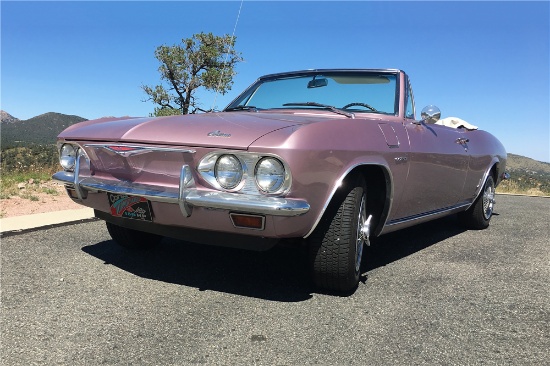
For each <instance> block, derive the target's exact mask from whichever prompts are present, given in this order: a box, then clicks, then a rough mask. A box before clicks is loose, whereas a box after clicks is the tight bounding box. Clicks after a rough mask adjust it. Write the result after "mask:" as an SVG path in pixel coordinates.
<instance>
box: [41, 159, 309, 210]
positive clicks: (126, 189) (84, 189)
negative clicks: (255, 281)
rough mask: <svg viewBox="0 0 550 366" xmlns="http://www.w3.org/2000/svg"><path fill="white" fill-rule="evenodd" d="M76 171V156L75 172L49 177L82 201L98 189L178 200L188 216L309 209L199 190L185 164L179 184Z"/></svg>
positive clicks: (284, 200) (300, 202)
mask: <svg viewBox="0 0 550 366" xmlns="http://www.w3.org/2000/svg"><path fill="white" fill-rule="evenodd" d="M79 172H80V159H77V164H76V167H75V169H74V172H66V171H61V172H57V173H55V174H54V175H53V176H52V179H53V180H54V181H56V182H59V183H62V184H64V185H65V186H66V187H68V188H72V189H74V190H75V192H76V196H77V198H76V199H77V200H79V201H82V202H83V201H84V200H85V198H86V197H87V194H88V193H97V192H108V193H116V194H125V195H131V196H140V197H144V198H146V199H148V200H150V201H153V202H164V203H173V204H178V205H179V207H180V210H181V212H182V214H183V215H184V216H185V217H189V216H191V214H192V211H193V207H205V208H212V209H222V210H229V211H237V212H245V213H252V214H260V215H274V216H299V215H303V214H305V213H306V212H308V211H309V207H310V206H309V204H308V203H307V202H306V201H305V200H300V199H292V198H281V197H267V196H262V195H258V196H255V195H246V194H239V193H229V192H217V191H203V190H199V189H197V188H196V187H195V181H194V179H193V176H192V174H191V168H190V167H189V166H188V165H184V166H182V168H181V173H180V179H179V188H169V187H161V186H153V185H146V184H136V183H131V182H125V181H115V180H105V179H98V178H95V177H93V176H90V177H79Z"/></svg>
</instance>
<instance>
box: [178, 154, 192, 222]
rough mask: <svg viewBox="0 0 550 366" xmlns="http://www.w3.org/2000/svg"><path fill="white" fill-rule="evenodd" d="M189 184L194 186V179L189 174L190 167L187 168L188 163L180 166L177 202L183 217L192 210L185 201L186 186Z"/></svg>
mask: <svg viewBox="0 0 550 366" xmlns="http://www.w3.org/2000/svg"><path fill="white" fill-rule="evenodd" d="M191 186H193V187H194V186H195V181H194V180H193V175H192V174H191V169H190V168H189V165H184V166H182V167H181V172H180V187H179V195H178V204H179V206H180V210H181V213H182V214H183V215H184V216H185V217H189V216H191V212H192V208H191V207H190V206H189V205H188V204H187V202H186V201H185V198H186V197H187V193H188V191H187V188H188V187H191Z"/></svg>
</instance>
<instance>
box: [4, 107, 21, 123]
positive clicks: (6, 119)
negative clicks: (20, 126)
mask: <svg viewBox="0 0 550 366" xmlns="http://www.w3.org/2000/svg"><path fill="white" fill-rule="evenodd" d="M18 121H19V118H15V117H14V116H12V115H11V114H9V113H8V112H6V111H2V110H0V123H1V124H7V123H14V122H18Z"/></svg>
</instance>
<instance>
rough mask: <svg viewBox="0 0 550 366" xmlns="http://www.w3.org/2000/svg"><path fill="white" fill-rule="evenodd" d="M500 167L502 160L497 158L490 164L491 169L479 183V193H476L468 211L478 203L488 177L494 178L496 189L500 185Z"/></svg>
mask: <svg viewBox="0 0 550 366" xmlns="http://www.w3.org/2000/svg"><path fill="white" fill-rule="evenodd" d="M499 165H500V160H499V159H498V158H497V157H494V158H493V160H492V161H491V164H489V168H487V170H486V171H485V173H483V177H482V178H481V180H480V182H479V187H477V191H476V194H475V196H474V199H473V200H472V202H471V203H470V204H469V205H468V207H466V210H467V209H469V208H470V207H472V205H473V204H474V203H475V202H476V201H477V199H478V197H479V195H480V194H481V192H482V191H483V186H484V185H485V181H486V180H487V177H489V175H490V176H491V177H492V178H493V181H494V182H495V187H496V186H497V185H498V183H500V180H499V171H500V170H499Z"/></svg>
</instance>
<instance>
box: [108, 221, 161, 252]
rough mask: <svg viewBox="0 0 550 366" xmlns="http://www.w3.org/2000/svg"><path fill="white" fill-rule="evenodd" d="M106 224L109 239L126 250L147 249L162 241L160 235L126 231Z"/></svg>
mask: <svg viewBox="0 0 550 366" xmlns="http://www.w3.org/2000/svg"><path fill="white" fill-rule="evenodd" d="M106 224H107V230H108V231H109V234H110V235H111V238H113V240H114V241H115V242H116V243H117V244H118V245H120V246H123V247H125V248H128V249H132V250H143V249H149V248H151V247H154V246H155V245H157V244H159V243H160V241H161V240H162V236H160V235H156V234H151V233H146V232H143V231H137V230H132V229H127V228H125V227H122V226H118V225H115V224H111V223H110V222H106Z"/></svg>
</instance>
